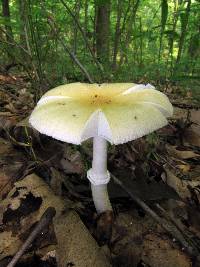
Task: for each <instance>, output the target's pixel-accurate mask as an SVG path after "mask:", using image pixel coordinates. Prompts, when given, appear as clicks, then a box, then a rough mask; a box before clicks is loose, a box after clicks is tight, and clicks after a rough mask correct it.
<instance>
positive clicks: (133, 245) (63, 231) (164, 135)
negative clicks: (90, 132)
mask: <svg viewBox="0 0 200 267" xmlns="http://www.w3.org/2000/svg"><path fill="white" fill-rule="evenodd" d="M167 90H168V92H167V93H168V94H169V97H170V98H171V100H172V102H173V103H174V105H175V115H174V116H173V118H171V120H170V123H169V125H168V126H166V127H165V128H163V129H160V130H159V131H157V132H156V133H153V134H151V135H149V136H147V137H144V138H140V139H138V140H136V141H132V142H129V143H128V144H124V145H119V146H110V147H109V156H108V168H109V170H110V171H111V172H112V174H113V175H114V176H115V177H118V179H120V180H121V182H122V183H123V184H124V186H125V187H127V188H129V190H130V191H131V193H132V194H134V195H136V196H137V197H139V199H141V201H145V203H147V204H148V206H149V207H150V208H151V209H152V210H153V211H154V212H155V213H156V214H157V215H159V216H160V217H159V218H161V219H162V220H163V219H164V220H166V221H167V222H169V223H170V224H171V225H173V227H175V228H176V229H178V230H179V231H180V233H181V234H182V236H183V238H185V240H187V241H188V240H189V241H188V242H189V244H192V246H193V247H195V248H196V249H197V251H200V228H199V224H200V215H199V214H200V211H199V201H200V198H199V192H200V169H199V162H200V145H199V144H200V136H199V133H200V131H199V130H200V129H199V128H200V116H199V109H198V107H197V105H196V104H195V106H194V105H193V103H192V99H191V95H188V99H187V97H186V99H185V100H184V103H182V102H181V103H179V102H178V99H177V97H176V93H175V89H173V88H172V89H170V90H169V88H168V89H167ZM173 91H174V92H173ZM0 96H1V97H0V177H1V178H0V197H1V206H0V266H2V267H3V266H6V265H7V264H8V262H9V260H10V259H11V258H12V257H13V256H14V254H15V253H16V252H17V250H18V249H19V248H20V246H21V245H22V244H23V243H24V242H25V239H26V238H27V236H28V235H29V233H30V232H31V231H32V229H33V227H34V225H35V224H36V223H37V222H38V221H39V218H40V217H41V215H42V213H43V212H44V211H45V209H46V208H48V207H50V206H52V207H54V208H55V209H56V217H55V219H54V220H53V223H52V224H51V225H49V227H48V229H46V232H45V231H44V232H45V233H43V234H41V236H38V237H37V238H36V240H35V241H34V242H33V243H32V244H31V246H30V247H29V248H28V250H27V251H26V253H25V255H24V256H22V257H21V259H20V261H19V263H18V265H17V266H19V267H20V266H25V265H26V264H27V265H29V266H35V265H34V264H35V263H36V262H37V263H39V264H40V266H53V267H55V266H63V267H64V263H66V262H68V265H67V266H83V267H84V266H114V267H115V266H116V267H117V266H123V267H129V266H130V267H140V266H150V267H159V266H165V267H173V266H174V267H175V266H184V267H186V266H199V265H198V264H199V262H198V256H191V255H190V254H188V252H187V251H186V249H185V248H184V247H183V246H182V245H181V243H180V242H179V241H178V240H177V239H176V238H175V237H174V236H173V235H170V234H169V232H166V231H164V230H163V228H162V227H161V225H160V224H159V223H158V222H156V221H155V220H154V219H152V217H151V216H150V215H149V214H148V213H147V212H146V211H145V210H143V209H142V208H141V206H140V205H138V204H137V203H136V202H135V201H134V200H133V199H131V197H130V195H129V194H128V193H127V192H126V191H124V190H123V189H122V188H121V187H120V186H119V185H117V184H116V183H114V182H113V181H112V182H111V183H110V184H109V194H110V196H111V200H112V203H113V207H114V210H115V221H114V225H113V229H112V235H111V237H110V240H108V242H107V243H106V244H104V245H102V244H101V242H100V240H99V235H98V233H97V232H96V228H95V227H96V226H95V225H96V222H97V220H98V218H97V217H96V215H95V209H94V207H93V203H92V198H91V194H90V190H89V185H88V181H87V179H86V178H85V177H86V170H87V169H88V166H89V164H90V159H91V153H92V149H91V148H92V147H91V142H90V141H87V142H85V143H84V144H83V146H74V145H70V144H63V143H62V142H59V141H56V140H53V139H52V138H50V137H47V136H44V135H41V134H39V133H38V132H36V131H35V130H33V129H32V128H31V127H30V126H29V124H28V119H27V118H28V116H29V114H30V112H31V110H32V108H33V107H34V101H33V95H32V94H31V93H30V84H29V82H27V81H26V80H25V79H23V78H21V77H17V76H14V77H10V76H9V77H7V76H3V75H2V76H1V77H0ZM66 222H68V223H66ZM103 223H105V222H103ZM73 225H74V226H73ZM70 227H71V228H70ZM77 237H78V238H77ZM97 237H98V238H97ZM69 240H71V241H70V242H69ZM100 244H101V246H100ZM80 247H81V248H82V249H81V250H80ZM85 247H87V249H86V250H84V249H83V248H85ZM83 250H84V252H83ZM66 251H67V253H66ZM77 251H78V252H77ZM91 253H92V254H91ZM88 255H93V258H92V260H90V261H88V257H89V256H88ZM86 259H87V260H86ZM34 262H35V263H34ZM47 264H48V265H47Z"/></svg>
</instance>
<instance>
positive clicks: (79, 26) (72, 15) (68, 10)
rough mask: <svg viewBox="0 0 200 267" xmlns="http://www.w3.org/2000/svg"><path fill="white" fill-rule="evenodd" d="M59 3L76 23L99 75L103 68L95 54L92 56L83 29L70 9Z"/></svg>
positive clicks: (92, 53)
mask: <svg viewBox="0 0 200 267" xmlns="http://www.w3.org/2000/svg"><path fill="white" fill-rule="evenodd" d="M60 1H61V3H62V4H63V6H64V7H65V8H66V10H67V12H68V14H70V16H71V17H72V18H73V20H74V22H75V23H76V25H77V27H78V29H79V30H80V32H81V34H82V36H83V39H84V41H85V44H86V46H87V47H88V50H89V51H90V54H91V56H92V58H93V59H94V62H95V63H96V65H97V67H98V68H99V70H100V71H101V73H102V71H103V66H102V65H101V64H100V62H99V61H98V60H97V58H96V56H95V54H94V52H93V50H92V48H91V47H90V44H89V42H88V39H87V36H86V34H85V32H84V31H83V29H82V27H81V25H80V23H79V21H78V20H77V18H76V16H75V15H74V13H73V12H72V11H71V10H70V8H69V7H68V6H67V4H66V3H65V2H64V1H63V0H60Z"/></svg>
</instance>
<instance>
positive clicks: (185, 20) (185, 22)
mask: <svg viewBox="0 0 200 267" xmlns="http://www.w3.org/2000/svg"><path fill="white" fill-rule="evenodd" d="M190 6H191V0H188V3H187V7H186V10H185V14H184V17H183V21H182V27H181V28H182V29H181V36H180V40H179V48H178V55H177V58H176V64H178V63H179V62H180V59H181V55H182V51H183V45H184V41H185V37H186V32H187V26H188V19H189V15H190Z"/></svg>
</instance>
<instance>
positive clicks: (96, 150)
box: [89, 136, 112, 213]
mask: <svg viewBox="0 0 200 267" xmlns="http://www.w3.org/2000/svg"><path fill="white" fill-rule="evenodd" d="M90 173H91V175H89V176H90V181H91V190H92V197H93V201H94V205H95V208H96V210H97V213H102V212H105V211H107V210H112V206H111V203H110V200H109V196H108V191H107V183H108V182H109V178H110V176H109V173H108V170H107V141H106V140H105V139H104V138H102V137H99V136H97V137H94V138H93V161H92V169H91V170H90ZM92 180H93V181H92Z"/></svg>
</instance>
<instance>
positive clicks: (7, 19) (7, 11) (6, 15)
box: [2, 0, 13, 42]
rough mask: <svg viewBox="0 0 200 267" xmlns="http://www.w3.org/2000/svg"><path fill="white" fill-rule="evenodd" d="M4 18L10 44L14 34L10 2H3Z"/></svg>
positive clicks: (6, 0)
mask: <svg viewBox="0 0 200 267" xmlns="http://www.w3.org/2000/svg"><path fill="white" fill-rule="evenodd" d="M2 16H3V18H4V20H5V31H6V39H7V41H8V42H12V41H13V32H12V27H11V20H10V8H9V0H2Z"/></svg>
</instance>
